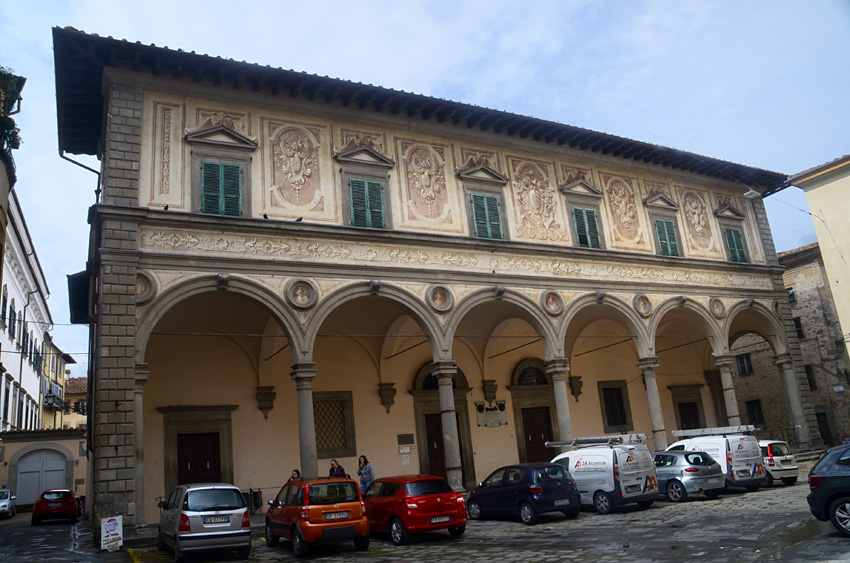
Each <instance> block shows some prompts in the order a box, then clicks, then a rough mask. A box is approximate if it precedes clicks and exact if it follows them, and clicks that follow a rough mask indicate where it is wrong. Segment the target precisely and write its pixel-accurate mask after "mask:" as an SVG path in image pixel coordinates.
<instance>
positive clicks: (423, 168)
mask: <svg viewBox="0 0 850 563" xmlns="http://www.w3.org/2000/svg"><path fill="white" fill-rule="evenodd" d="M398 148H399V154H400V158H401V171H400V172H401V173H400V176H401V178H400V181H401V183H402V186H401V199H402V206H403V219H402V220H403V222H404V224H405V225H406V226H411V227H413V228H417V229H422V228H423V227H427V228H429V229H437V230H440V231H448V232H459V231H460V225H458V224H457V218H458V216H459V213H458V212H457V211H456V210H455V209H456V208H458V206H459V205H460V200H459V194H458V189H457V183H456V181H455V178H454V176H453V175H452V174H449V175H446V169H447V168H448V169H450V170H451V169H453V164H452V162H451V158H452V156H451V147H450V146H449V145H440V144H434V143H431V144H426V143H419V142H414V141H409V140H405V139H399V140H398Z"/></svg>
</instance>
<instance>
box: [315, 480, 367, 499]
mask: <svg viewBox="0 0 850 563" xmlns="http://www.w3.org/2000/svg"><path fill="white" fill-rule="evenodd" d="M309 498H310V504H311V505H313V504H337V503H340V502H355V501H357V500H358V499H359V496H358V491H357V486H356V485H355V484H354V483H333V482H331V483H316V484H313V485H310V496H309Z"/></svg>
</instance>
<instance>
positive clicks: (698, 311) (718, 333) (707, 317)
mask: <svg viewBox="0 0 850 563" xmlns="http://www.w3.org/2000/svg"><path fill="white" fill-rule="evenodd" d="M672 311H680V312H682V313H684V314H685V315H686V316H687V317H688V318H689V319H691V320H693V321H694V322H696V324H697V325H698V326H699V327H700V328H701V329H702V331H703V332H704V333H705V335H706V337H707V338H708V342H709V345H710V346H711V349H712V350H713V352H714V354H715V355H723V354H725V353H726V351H727V350H728V341H727V340H725V339H724V338H723V329H722V327H720V326H719V325H718V323H717V322H716V321H714V320H713V319H712V315H711V313H709V311H708V309H706V308H705V307H703V306H702V305H701V304H700V303H697V302H695V301H693V300H691V299H686V300H684V301H681V299H680V298H678V297H672V298H670V299H667V300H666V301H663V302H662V303H661V304H660V305H658V307H656V308H655V311H654V312H653V314H652V318H651V319H650V322H649V337H650V343H651V344H652V350H653V353H654V352H655V340H656V338H657V337H658V329H659V327H660V326H661V322H662V321H663V320H664V318H665V317H666V316H667V315H669V314H670V313H671V312H672Z"/></svg>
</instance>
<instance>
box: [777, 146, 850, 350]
mask: <svg viewBox="0 0 850 563" xmlns="http://www.w3.org/2000/svg"><path fill="white" fill-rule="evenodd" d="M788 184H789V185H794V186H798V187H800V188H802V189H803V191H804V192H805V193H806V201H807V202H808V204H809V211H810V212H811V214H812V222H813V223H814V225H815V233H816V234H817V236H818V244H819V245H820V252H821V255H822V256H823V264H824V267H825V268H826V274H827V276H829V285H830V286H831V287H832V289H833V296H834V298H835V309H836V310H837V311H838V320H839V322H840V323H841V327H842V329H841V334H842V335H843V340H844V345H845V347H847V348H848V350H850V265H848V262H847V261H848V260H850V221H848V220H847V217H848V216H850V198H848V197H847V194H848V193H850V155H845V156H842V157H841V158H836V159H835V160H833V161H832V162H827V163H826V164H822V165H820V166H816V167H814V168H811V169H809V170H806V171H805V172H800V173H799V174H795V175H794V176H791V177H790V178H789V179H788ZM844 288H847V289H844Z"/></svg>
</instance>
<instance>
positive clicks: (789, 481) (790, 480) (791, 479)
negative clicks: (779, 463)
mask: <svg viewBox="0 0 850 563" xmlns="http://www.w3.org/2000/svg"><path fill="white" fill-rule="evenodd" d="M782 482H783V483H785V484H786V485H788V486H789V487H790V486H791V485H793V484H794V483H796V482H797V478H796V477H783V478H782Z"/></svg>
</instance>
